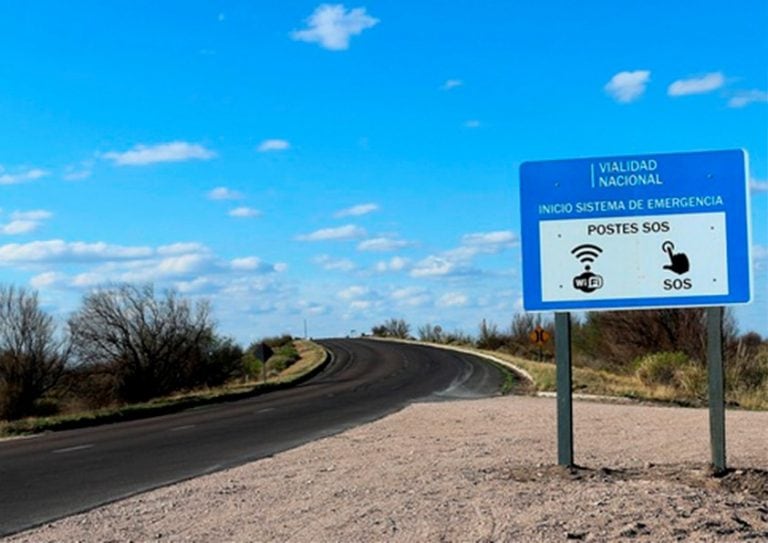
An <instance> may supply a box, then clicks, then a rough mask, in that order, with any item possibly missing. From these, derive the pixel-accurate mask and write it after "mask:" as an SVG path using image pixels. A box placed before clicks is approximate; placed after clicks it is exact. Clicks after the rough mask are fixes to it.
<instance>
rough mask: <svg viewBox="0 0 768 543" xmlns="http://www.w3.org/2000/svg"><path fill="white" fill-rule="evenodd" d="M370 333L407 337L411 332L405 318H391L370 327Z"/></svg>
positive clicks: (381, 335) (382, 335)
mask: <svg viewBox="0 0 768 543" xmlns="http://www.w3.org/2000/svg"><path fill="white" fill-rule="evenodd" d="M371 333H372V334H373V335H374V336H380V337H395V338H400V339H407V338H408V337H409V336H410V333H411V325H410V324H408V323H407V322H406V321H405V319H395V318H392V319H389V320H387V321H386V322H385V323H384V324H380V325H378V326H374V327H373V328H371Z"/></svg>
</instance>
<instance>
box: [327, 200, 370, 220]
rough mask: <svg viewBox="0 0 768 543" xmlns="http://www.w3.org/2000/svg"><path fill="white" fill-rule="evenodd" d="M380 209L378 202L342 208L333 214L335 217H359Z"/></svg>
mask: <svg viewBox="0 0 768 543" xmlns="http://www.w3.org/2000/svg"><path fill="white" fill-rule="evenodd" d="M378 209H379V206H378V204H373V203H371V204H359V205H356V206H352V207H348V208H346V209H342V210H341V211H337V212H336V213H334V214H333V216H334V217H336V218H337V219H340V218H343V217H359V216H361V215H367V214H368V213H373V212H374V211H377V210H378Z"/></svg>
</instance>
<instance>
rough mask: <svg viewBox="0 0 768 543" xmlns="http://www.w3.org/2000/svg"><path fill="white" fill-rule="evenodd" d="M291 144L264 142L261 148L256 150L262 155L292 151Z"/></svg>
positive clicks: (274, 141) (279, 141)
mask: <svg viewBox="0 0 768 543" xmlns="http://www.w3.org/2000/svg"><path fill="white" fill-rule="evenodd" d="M290 148H291V144H290V143H289V142H287V141H286V140H277V139H274V140H264V141H262V142H261V143H260V144H259V146H258V147H257V148H256V150H257V151H259V152H260V153H267V152H269V151H285V150H286V149H290Z"/></svg>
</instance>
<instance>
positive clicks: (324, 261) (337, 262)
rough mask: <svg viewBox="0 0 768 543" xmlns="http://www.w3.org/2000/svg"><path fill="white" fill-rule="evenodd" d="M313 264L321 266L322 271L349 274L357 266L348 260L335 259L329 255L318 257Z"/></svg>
mask: <svg viewBox="0 0 768 543" xmlns="http://www.w3.org/2000/svg"><path fill="white" fill-rule="evenodd" d="M313 262H314V263H315V264H317V265H318V266H321V267H322V268H323V269H324V270H329V271H342V272H350V271H352V270H354V269H355V268H357V265H356V264H355V263H354V262H352V261H351V260H349V259H348V258H339V259H335V258H332V257H331V256H329V255H320V256H318V257H316V258H315V259H314V260H313Z"/></svg>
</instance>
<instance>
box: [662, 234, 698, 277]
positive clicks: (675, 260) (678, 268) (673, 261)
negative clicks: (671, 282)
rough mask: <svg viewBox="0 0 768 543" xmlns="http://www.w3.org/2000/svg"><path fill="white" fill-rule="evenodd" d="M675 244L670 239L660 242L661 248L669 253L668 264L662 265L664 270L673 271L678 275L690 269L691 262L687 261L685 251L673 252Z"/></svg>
mask: <svg viewBox="0 0 768 543" xmlns="http://www.w3.org/2000/svg"><path fill="white" fill-rule="evenodd" d="M674 248H675V244H674V243H672V242H671V241H665V242H664V243H662V244H661V250H662V251H664V252H665V253H667V254H668V255H669V260H670V264H668V265H666V266H664V269H665V270H669V271H672V272H675V273H676V274H678V275H683V274H684V273H687V272H688V270H690V269H691V264H690V262H688V256H687V255H686V254H685V253H673V252H672V251H673V250H674Z"/></svg>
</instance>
